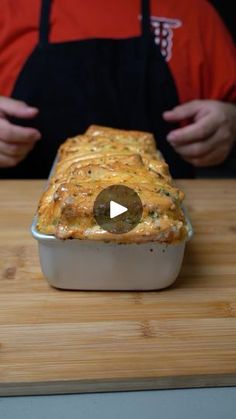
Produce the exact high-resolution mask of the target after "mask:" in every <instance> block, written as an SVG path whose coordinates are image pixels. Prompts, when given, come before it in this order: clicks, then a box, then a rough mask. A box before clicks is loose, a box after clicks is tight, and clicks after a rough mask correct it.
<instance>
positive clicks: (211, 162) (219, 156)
mask: <svg viewBox="0 0 236 419" xmlns="http://www.w3.org/2000/svg"><path fill="white" fill-rule="evenodd" d="M228 154H229V149H228V148H227V147H226V146H222V147H219V148H217V149H215V150H214V151H212V152H211V153H209V154H207V155H205V156H203V157H199V158H193V159H185V160H187V161H188V162H189V163H191V164H192V165H193V166H195V167H208V166H209V167H210V166H216V165H217V164H221V163H223V162H224V161H225V159H226V157H227V156H228Z"/></svg>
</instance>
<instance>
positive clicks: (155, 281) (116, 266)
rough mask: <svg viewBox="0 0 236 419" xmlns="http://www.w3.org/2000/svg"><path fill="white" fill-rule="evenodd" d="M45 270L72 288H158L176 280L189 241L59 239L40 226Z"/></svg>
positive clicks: (51, 279)
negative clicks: (178, 242) (130, 241)
mask: <svg viewBox="0 0 236 419" xmlns="http://www.w3.org/2000/svg"><path fill="white" fill-rule="evenodd" d="M36 217H37V216H36ZM36 217H35V219H34V221H33V224H32V227H31V232H32V235H33V237H34V238H35V239H36V240H37V241H38V245H39V256H40V263H41V268H42V272H43V274H44V275H45V277H46V278H47V280H48V282H49V284H50V285H52V286H53V287H56V288H62V289H71V290H157V289H161V288H165V287H168V286H170V285H171V284H173V282H174V281H175V279H176V278H177V276H178V273H179V271H180V268H181V264H182V260H183V256H184V250H185V245H186V241H188V240H189V239H190V238H191V236H192V234H193V230H192V226H191V223H190V221H189V219H188V218H187V220H188V238H187V240H185V241H183V242H182V243H180V244H176V245H163V244H159V243H155V242H150V243H142V244H117V243H104V242H98V241H92V240H78V239H72V240H59V239H57V238H56V237H54V236H50V235H45V234H41V233H39V232H38V231H37V230H36V223H37V218H36Z"/></svg>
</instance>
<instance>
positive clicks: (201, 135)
mask: <svg viewBox="0 0 236 419" xmlns="http://www.w3.org/2000/svg"><path fill="white" fill-rule="evenodd" d="M217 128H218V120H217V119H216V118H214V116H213V115H207V116H205V117H203V118H201V119H199V120H197V121H196V122H194V123H192V124H190V125H188V126H186V127H184V128H179V129H176V130H174V131H171V132H170V133H169V134H168V135H167V141H169V142H170V143H171V144H172V145H173V144H176V145H177V144H178V145H184V144H187V143H189V142H195V141H199V140H205V138H207V137H209V136H211V135H213V134H214V133H215V131H216V130H217Z"/></svg>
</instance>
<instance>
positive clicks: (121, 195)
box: [93, 185, 143, 234]
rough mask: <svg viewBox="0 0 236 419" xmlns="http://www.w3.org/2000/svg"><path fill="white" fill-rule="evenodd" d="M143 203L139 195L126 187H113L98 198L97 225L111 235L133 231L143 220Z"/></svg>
mask: <svg viewBox="0 0 236 419" xmlns="http://www.w3.org/2000/svg"><path fill="white" fill-rule="evenodd" d="M142 212H143V208H142V202H141V200H140V198H139V196H138V193H137V192H136V191H135V190H134V189H131V188H129V187H128V186H124V185H111V186H108V187H107V188H105V189H103V190H102V191H101V192H100V193H99V195H98V196H97V198H96V200H95V202H94V207H93V214H94V218H95V220H96V222H97V224H98V225H99V226H100V227H101V228H102V229H103V230H106V231H108V232H110V233H115V234H123V233H127V232H128V231H130V230H132V229H133V228H135V227H136V225H137V224H138V223H139V222H140V220H141V218H142Z"/></svg>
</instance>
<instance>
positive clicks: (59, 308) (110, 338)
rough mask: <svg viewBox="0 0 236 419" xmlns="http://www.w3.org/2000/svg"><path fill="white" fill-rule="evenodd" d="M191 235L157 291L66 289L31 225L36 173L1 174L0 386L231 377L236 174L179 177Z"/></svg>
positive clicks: (9, 391) (235, 351)
mask: <svg viewBox="0 0 236 419" xmlns="http://www.w3.org/2000/svg"><path fill="white" fill-rule="evenodd" d="M179 185H180V186H181V187H182V188H183V189H184V190H185V191H186V195H187V198H186V203H187V206H188V209H189V212H190V216H191V218H192V221H193V226H194V230H195V236H194V238H193V240H192V241H191V242H190V243H189V244H188V246H187V251H186V256H185V260H184V264H183V268H182V271H181V275H180V276H179V278H178V280H177V282H176V284H175V285H174V286H172V287H171V288H169V289H166V290H163V291H158V292H69V291H59V290H56V289H53V288H50V287H49V285H48V284H47V282H46V280H45V279H44V278H43V276H42V274H41V271H40V266H39V260H38V254H37V243H36V242H35V241H34V240H33V239H32V238H31V236H30V233H29V225H30V223H31V219H32V216H33V213H34V210H35V207H36V204H37V201H38V198H39V195H40V192H41V190H42V187H43V182H42V181H1V182H0V194H1V203H0V394H1V395H17V394H50V393H70V392H87V391H111V390H135V389H151V388H152V389H154V388H180V387H195V386H219V385H236V181H233V180H232V181H231V180H221V181H219V180H214V181H213V180H211V181H210V180H209V181H206V180H193V181H181V182H179Z"/></svg>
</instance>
